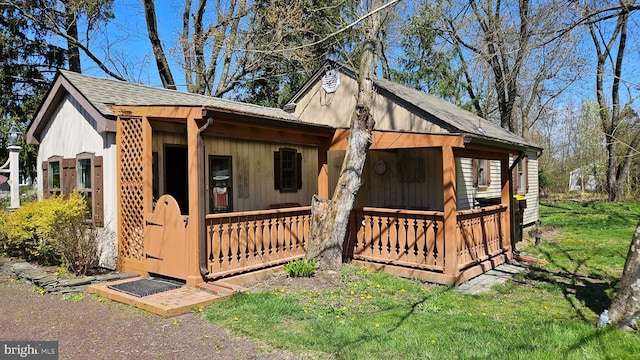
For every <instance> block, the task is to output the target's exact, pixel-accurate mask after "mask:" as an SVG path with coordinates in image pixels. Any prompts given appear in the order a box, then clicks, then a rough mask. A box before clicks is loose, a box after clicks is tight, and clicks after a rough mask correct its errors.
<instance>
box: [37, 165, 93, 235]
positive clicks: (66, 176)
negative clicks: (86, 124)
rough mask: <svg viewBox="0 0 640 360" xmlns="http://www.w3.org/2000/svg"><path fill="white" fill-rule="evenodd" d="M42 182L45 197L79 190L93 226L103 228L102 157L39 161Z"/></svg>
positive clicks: (65, 194)
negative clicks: (40, 163)
mask: <svg viewBox="0 0 640 360" xmlns="http://www.w3.org/2000/svg"><path fill="white" fill-rule="evenodd" d="M42 179H43V181H42V193H43V196H44V197H45V198H48V197H50V196H52V195H62V196H67V195H69V194H70V193H71V192H73V191H79V192H80V193H81V194H82V195H83V196H85V199H86V202H87V208H88V209H89V218H90V219H91V220H92V222H93V224H94V225H95V226H97V227H103V226H104V209H103V194H102V156H94V154H92V153H82V154H78V155H77V156H76V157H75V158H62V157H61V156H52V157H50V158H49V159H48V160H47V161H43V162H42ZM44 179H46V180H44Z"/></svg>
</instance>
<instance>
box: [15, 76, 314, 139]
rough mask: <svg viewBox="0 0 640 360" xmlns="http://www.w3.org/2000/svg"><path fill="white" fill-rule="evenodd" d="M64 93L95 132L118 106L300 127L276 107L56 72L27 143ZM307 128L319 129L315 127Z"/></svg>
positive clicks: (110, 123) (110, 126) (109, 125)
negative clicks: (208, 112)
mask: <svg viewBox="0 0 640 360" xmlns="http://www.w3.org/2000/svg"><path fill="white" fill-rule="evenodd" d="M66 94H69V95H71V96H72V97H74V98H76V99H77V100H78V101H80V102H81V103H83V104H84V106H85V107H87V108H88V109H86V110H87V111H88V112H89V113H90V114H91V116H93V117H94V119H96V121H97V122H98V124H97V130H98V131H100V132H104V131H115V122H114V120H115V119H116V118H117V116H116V114H115V113H114V112H113V110H112V109H111V107H110V105H121V106H191V107H203V108H204V107H206V108H207V109H213V110H216V111H219V112H222V113H229V114H235V115H246V116H251V117H256V118H261V119H270V120H277V121H283V122H290V123H296V124H303V122H302V121H300V119H298V118H297V117H295V116H294V115H292V114H289V113H287V112H286V111H284V110H282V109H278V108H269V107H264V106H259V105H253V104H247V103H242V102H238V101H231V100H225V99H220V98H216V97H211V96H204V95H198V94H191V93H185V92H180V91H176V90H168V89H163V88H157V87H151V86H145V85H140V84H134V83H129V82H125V81H119V80H111V79H105V78H98V77H93V76H87V75H82V74H78V73H75V72H71V71H67V70H60V71H59V72H58V74H57V75H56V78H55V79H54V81H53V84H52V86H51V88H50V90H49V93H48V94H47V96H46V98H45V100H44V101H43V103H42V104H41V105H40V109H39V110H38V112H37V114H36V116H35V118H34V119H33V121H32V123H31V125H30V126H29V130H28V131H27V140H28V141H29V142H30V143H38V137H39V135H40V133H41V132H42V130H43V129H44V126H45V125H46V122H47V121H48V118H49V117H50V116H51V114H52V112H53V111H55V107H56V106H55V103H57V102H59V101H60V100H61V99H62V98H63V97H64V96H65V95H66ZM306 125H309V126H316V127H321V126H318V125H316V124H306Z"/></svg>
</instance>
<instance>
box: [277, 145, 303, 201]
mask: <svg viewBox="0 0 640 360" xmlns="http://www.w3.org/2000/svg"><path fill="white" fill-rule="evenodd" d="M273 172H274V176H273V177H274V188H275V189H276V190H279V191H280V192H296V191H298V189H301V188H302V154H301V153H298V152H297V151H296V150H295V149H288V148H281V149H279V150H278V151H276V152H274V154H273Z"/></svg>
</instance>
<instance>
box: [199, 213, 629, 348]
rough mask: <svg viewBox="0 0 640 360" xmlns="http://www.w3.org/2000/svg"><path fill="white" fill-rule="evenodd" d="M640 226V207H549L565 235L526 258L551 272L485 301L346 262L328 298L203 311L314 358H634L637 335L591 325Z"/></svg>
mask: <svg viewBox="0 0 640 360" xmlns="http://www.w3.org/2000/svg"><path fill="white" fill-rule="evenodd" d="M563 211H566V213H563ZM565 214H566V215H565ZM639 217H640V205H638V204H635V203H623V204H597V203H588V204H586V205H584V204H580V203H577V204H575V203H571V202H563V203H554V204H549V205H545V206H542V207H541V218H542V221H543V223H544V224H547V225H550V224H555V225H557V226H561V227H562V230H556V231H555V238H554V239H553V241H552V242H549V241H548V240H547V241H544V243H543V245H542V246H540V247H535V248H534V247H531V248H527V249H524V250H525V251H527V252H534V251H537V252H540V253H541V255H542V256H544V257H546V258H547V260H548V261H549V264H548V265H547V266H545V267H537V268H534V269H533V270H532V271H531V272H530V273H529V274H527V275H524V276H521V277H519V278H517V279H516V281H515V282H507V283H506V284H505V285H500V286H496V287H495V288H494V291H492V292H490V293H487V294H482V295H478V296H468V295H461V294H458V293H456V292H454V291H452V290H451V289H450V288H448V287H444V286H424V285H423V284H422V283H420V282H418V281H411V280H407V279H400V278H397V277H394V276H390V275H386V274H379V273H372V272H369V271H368V270H365V269H361V268H357V267H355V266H350V265H347V266H345V267H344V268H343V270H342V272H341V278H342V282H341V283H340V284H339V285H337V286H336V287H335V288H333V289H331V290H326V291H308V290H296V289H287V288H279V289H273V290H272V291H268V292H262V293H242V294H236V295H235V296H233V297H232V298H231V299H229V300H227V301H224V302H221V303H217V304H214V305H212V306H209V307H208V308H206V309H205V311H206V313H207V317H208V318H209V319H210V320H211V321H214V322H216V323H218V324H221V325H223V326H225V327H227V328H229V329H230V330H232V331H233V332H234V333H236V334H239V335H244V336H248V337H251V338H255V339H260V340H262V341H264V342H266V343H268V344H270V345H272V346H274V347H277V348H282V349H289V350H291V351H293V352H295V353H296V354H299V355H301V356H303V357H304V356H308V357H309V358H323V357H324V358H338V359H557V358H566V359H627V358H634V357H635V356H636V354H637V353H639V352H640V341H639V340H640V338H639V336H638V335H637V334H629V333H625V332H622V331H620V330H617V329H616V328H613V327H607V328H604V329H597V328H596V327H595V323H596V321H597V316H598V315H597V314H598V313H599V312H600V311H602V309H604V308H606V307H608V305H609V304H610V301H611V299H612V296H613V290H612V286H615V279H616V274H619V273H620V271H621V270H620V269H621V268H622V265H623V264H624V256H625V255H626V248H627V247H628V246H629V243H630V240H631V235H632V233H633V230H634V228H635V222H634V221H633V220H634V219H635V221H637V219H638V218H639ZM547 235H548V234H543V239H545V238H547V237H548V236H547Z"/></svg>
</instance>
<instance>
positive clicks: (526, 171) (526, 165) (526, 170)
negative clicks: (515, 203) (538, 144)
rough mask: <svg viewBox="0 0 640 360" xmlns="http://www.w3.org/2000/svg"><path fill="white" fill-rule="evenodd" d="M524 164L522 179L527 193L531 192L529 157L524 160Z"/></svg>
mask: <svg viewBox="0 0 640 360" xmlns="http://www.w3.org/2000/svg"><path fill="white" fill-rule="evenodd" d="M523 161H524V163H523V164H522V174H523V175H522V177H523V178H524V189H525V190H524V191H525V193H528V192H529V157H528V156H527V157H525V158H524V160H523Z"/></svg>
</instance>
